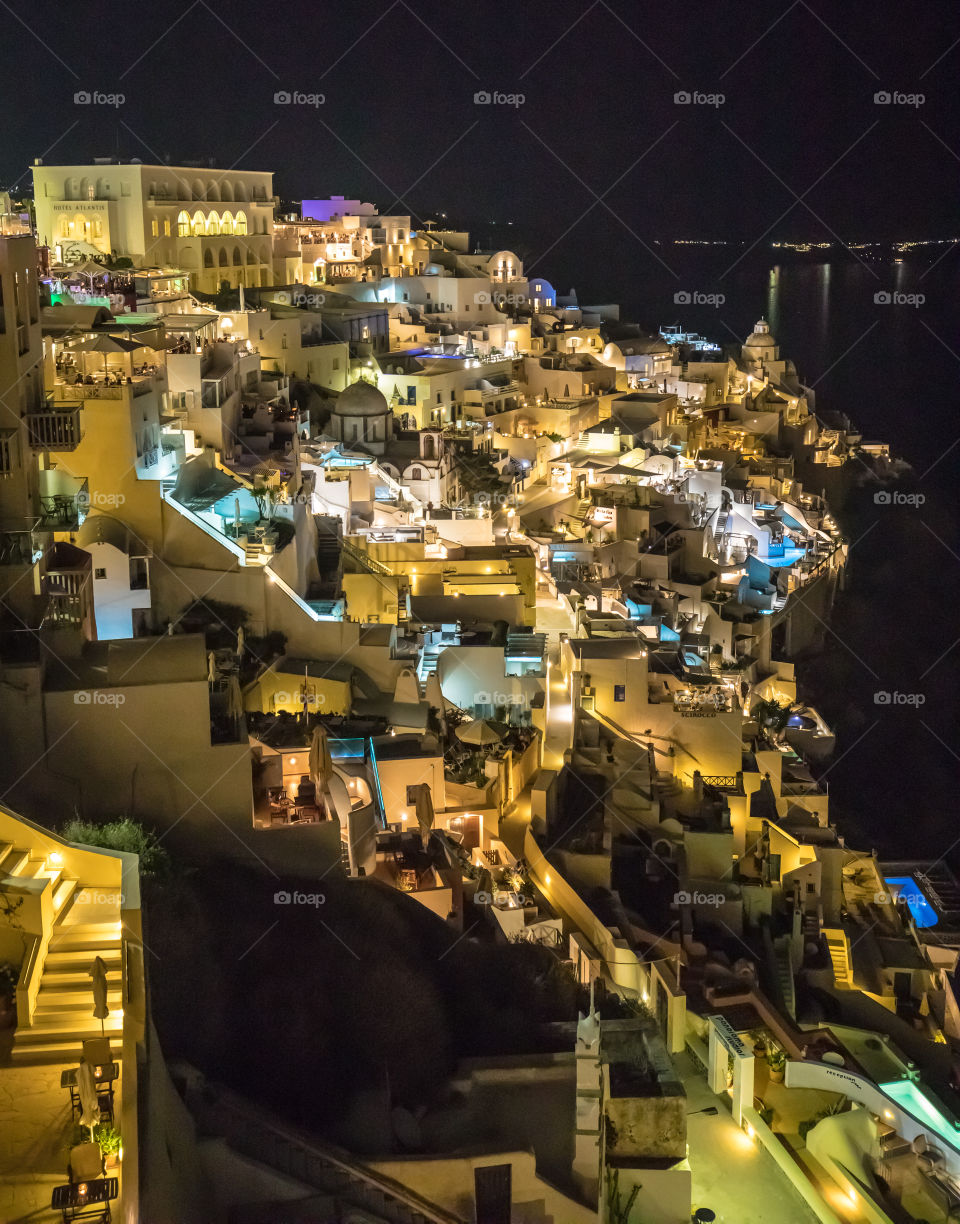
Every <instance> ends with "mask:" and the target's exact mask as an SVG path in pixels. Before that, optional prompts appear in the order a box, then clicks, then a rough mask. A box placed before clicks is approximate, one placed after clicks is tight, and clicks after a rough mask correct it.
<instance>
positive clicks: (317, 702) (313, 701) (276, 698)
mask: <svg viewBox="0 0 960 1224" xmlns="http://www.w3.org/2000/svg"><path fill="white" fill-rule="evenodd" d="M273 704H274V706H287V705H295V706H298V707H300V708H302V707H303V706H306V707H307V709H308V710H319V709H320V708H321V707H322V706H325V705H326V704H327V697H326V694H325V693H310V692H307V693H304V692H302V691H298V692H295V693H291V692H287V691H286V690H285V689H278V690H277V691H276V692H275V693H274V694H273Z"/></svg>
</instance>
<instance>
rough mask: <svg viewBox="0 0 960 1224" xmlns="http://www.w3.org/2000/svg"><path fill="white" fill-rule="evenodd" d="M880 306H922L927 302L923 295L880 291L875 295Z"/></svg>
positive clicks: (890, 290)
mask: <svg viewBox="0 0 960 1224" xmlns="http://www.w3.org/2000/svg"><path fill="white" fill-rule="evenodd" d="M873 300H874V302H875V303H876V304H877V305H878V306H914V307H916V306H922V305H923V303H924V302H925V301H926V300H927V298H926V295H925V294H923V293H901V292H900V290H899V289H878V290H877V292H876V293H875V294H874V295H873Z"/></svg>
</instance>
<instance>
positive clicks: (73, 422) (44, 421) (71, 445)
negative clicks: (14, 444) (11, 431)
mask: <svg viewBox="0 0 960 1224" xmlns="http://www.w3.org/2000/svg"><path fill="white" fill-rule="evenodd" d="M80 411H81V409H80V405H79V404H77V405H76V406H74V407H70V406H66V405H65V406H63V407H60V408H57V409H45V410H44V411H43V412H29V413H27V433H28V436H29V439H30V445H31V447H32V448H33V449H34V450H52V451H72V450H76V449H77V447H78V446H79V445H80V440H81V438H82V437H83V430H82V428H81V426H80Z"/></svg>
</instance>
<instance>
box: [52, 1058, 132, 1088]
mask: <svg viewBox="0 0 960 1224" xmlns="http://www.w3.org/2000/svg"><path fill="white" fill-rule="evenodd" d="M119 1078H120V1064H119V1063H116V1062H108V1063H97V1064H96V1065H95V1066H94V1068H93V1080H94V1083H95V1084H97V1085H98V1086H99V1085H100V1084H112V1083H113V1081H114V1080H115V1079H119ZM76 1086H77V1068H76V1067H67V1068H66V1070H64V1071H61V1072H60V1087H61V1088H76Z"/></svg>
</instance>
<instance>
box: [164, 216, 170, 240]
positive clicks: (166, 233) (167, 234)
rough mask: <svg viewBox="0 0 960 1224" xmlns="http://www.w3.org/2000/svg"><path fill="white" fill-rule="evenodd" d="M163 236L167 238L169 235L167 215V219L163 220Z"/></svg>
mask: <svg viewBox="0 0 960 1224" xmlns="http://www.w3.org/2000/svg"><path fill="white" fill-rule="evenodd" d="M163 236H164V238H169V237H170V219H169V217H168V218H167V220H166V221H164V223H163Z"/></svg>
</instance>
